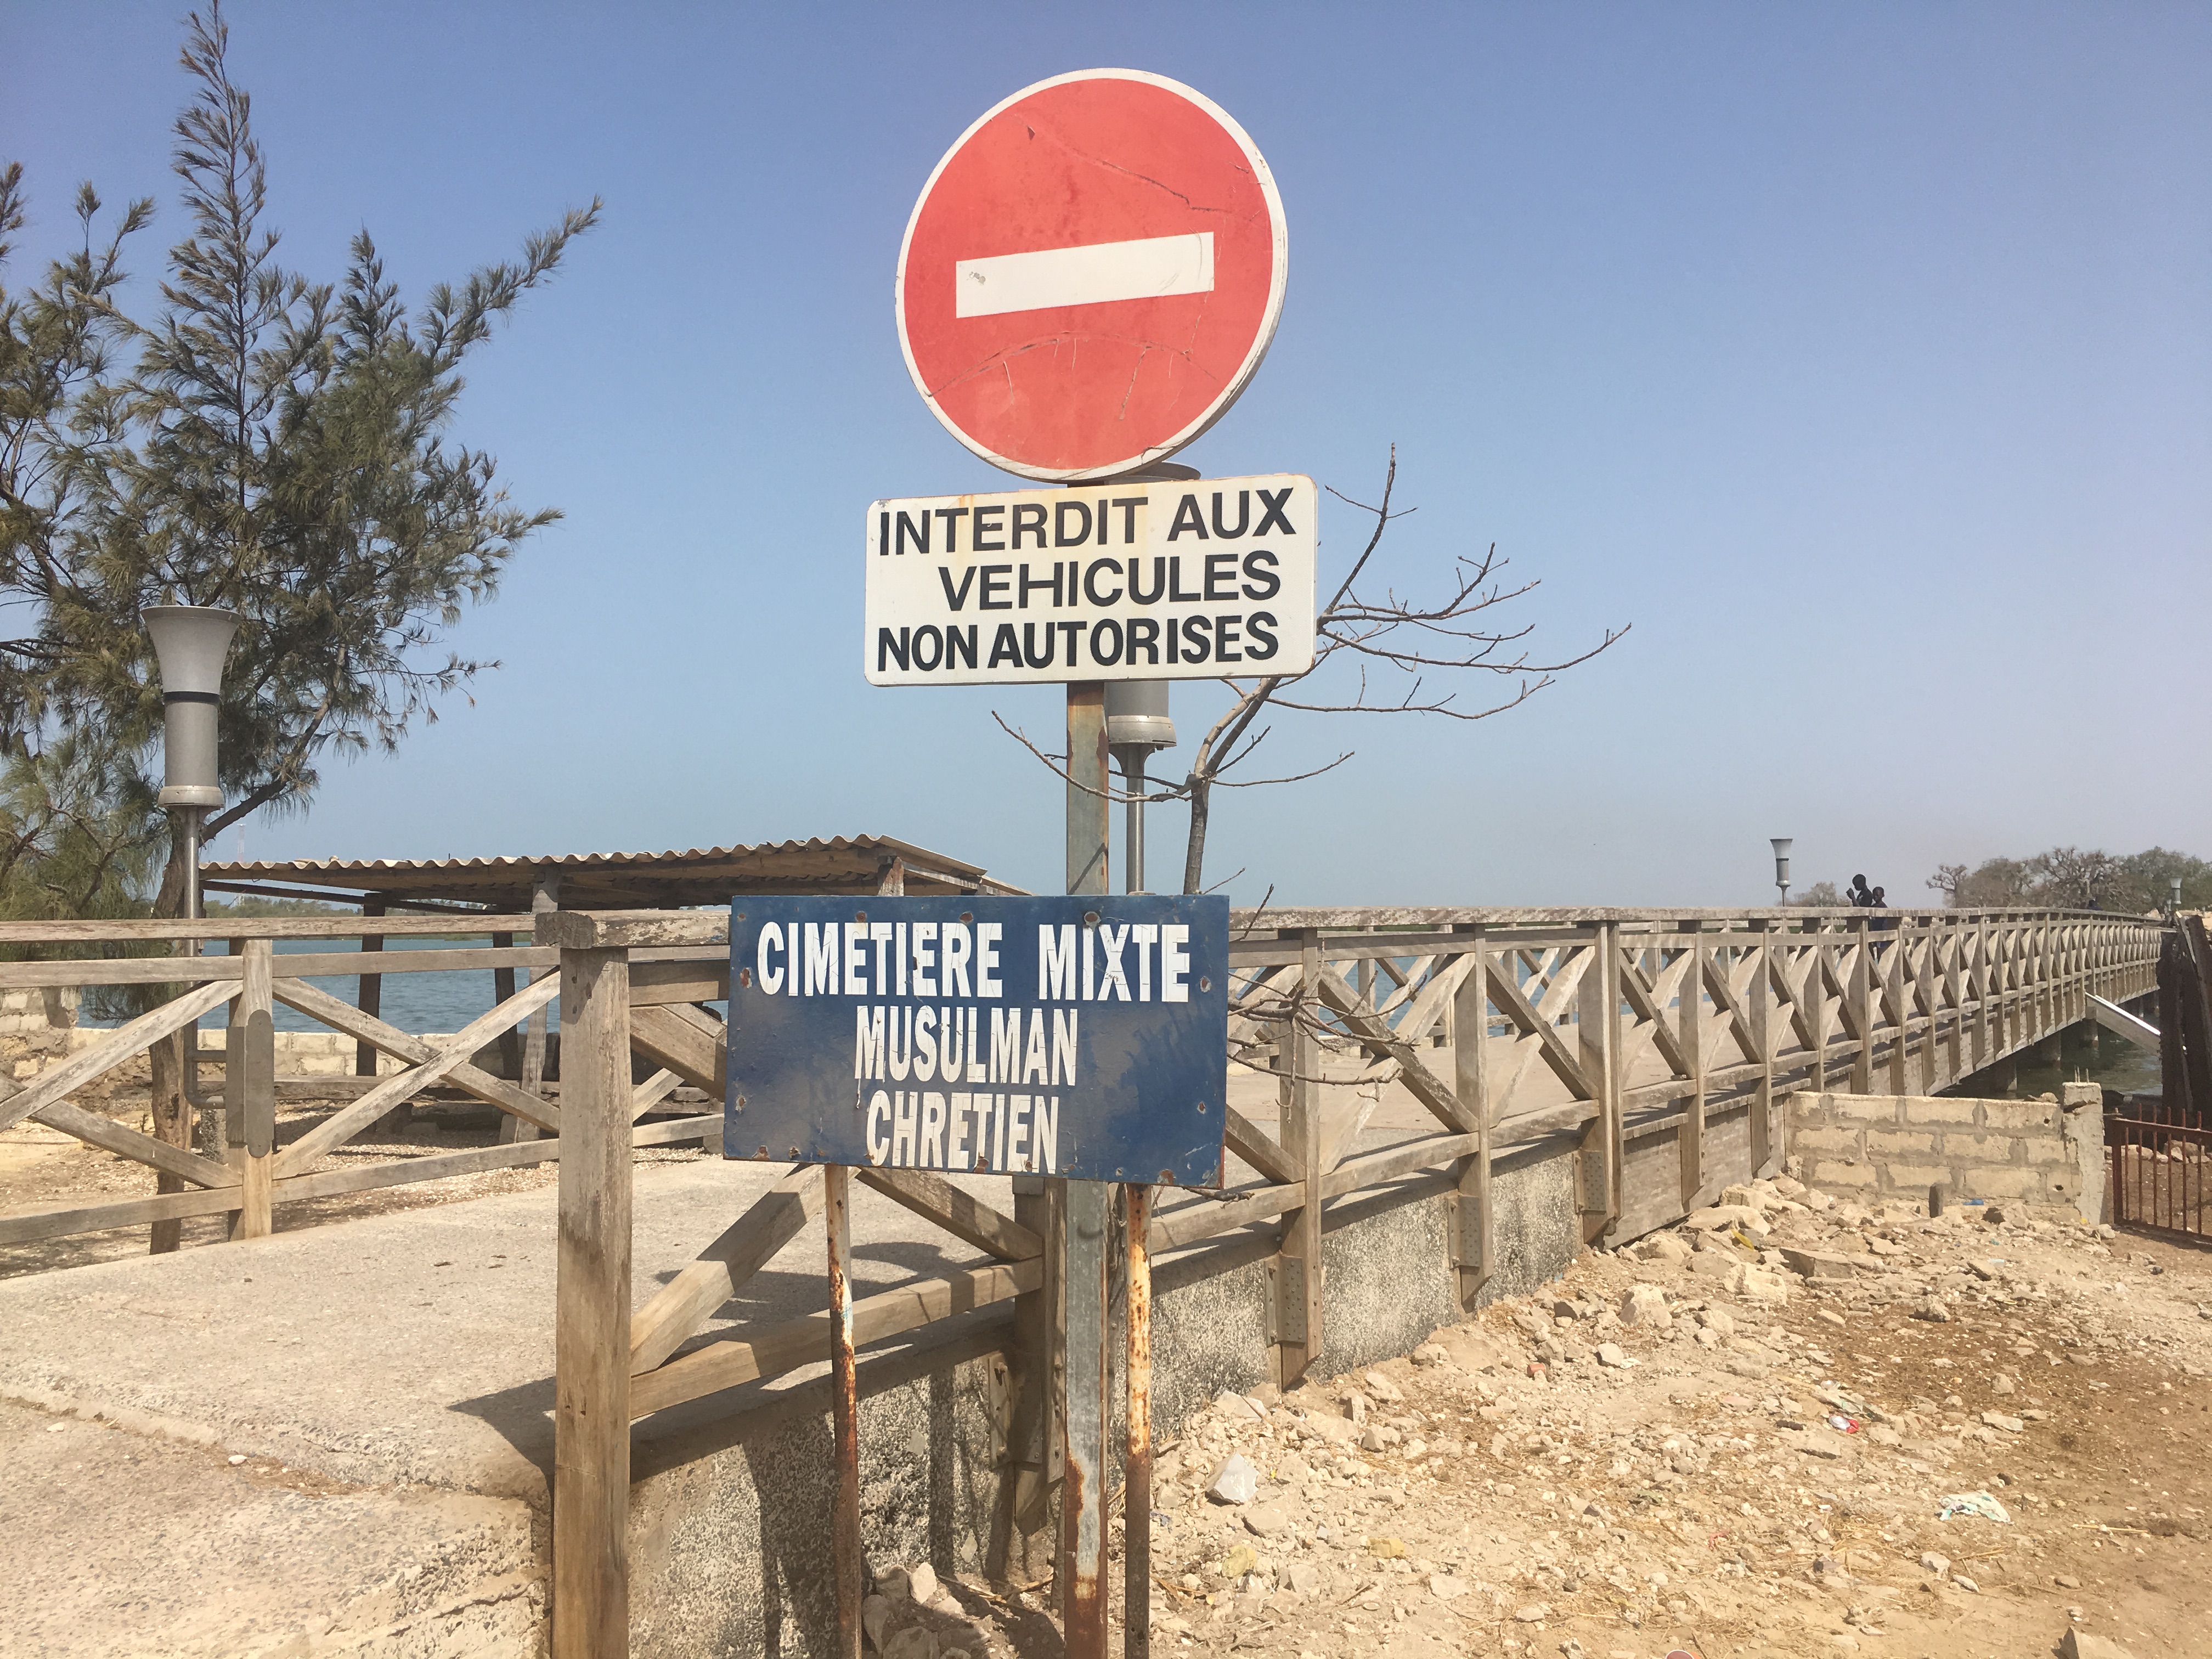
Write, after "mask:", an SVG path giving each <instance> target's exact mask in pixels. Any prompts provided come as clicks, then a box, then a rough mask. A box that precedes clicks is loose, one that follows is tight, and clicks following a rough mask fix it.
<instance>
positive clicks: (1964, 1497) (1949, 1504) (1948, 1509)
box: [1936, 1492, 2012, 1526]
mask: <svg viewBox="0 0 2212 1659" xmlns="http://www.w3.org/2000/svg"><path fill="white" fill-rule="evenodd" d="M1961 1515H1973V1516H1980V1517H1981V1518H1982V1519H1983V1520H1984V1521H1995V1522H1998V1523H1999V1524H2000V1525H2002V1526H2010V1525H2011V1524H2012V1516H2009V1515H2007V1514H2006V1513H2005V1506H2004V1505H2003V1504H2000V1503H1998V1502H1997V1500H1996V1498H1992V1497H1990V1495H1989V1493H1987V1492H1953V1493H1951V1494H1950V1495H1949V1496H1948V1497H1947V1498H1944V1499H1943V1501H1942V1504H1941V1505H1940V1506H1938V1508H1937V1509H1936V1519H1937V1520H1938V1521H1948V1520H1950V1519H1951V1518H1952V1517H1954V1516H1961Z"/></svg>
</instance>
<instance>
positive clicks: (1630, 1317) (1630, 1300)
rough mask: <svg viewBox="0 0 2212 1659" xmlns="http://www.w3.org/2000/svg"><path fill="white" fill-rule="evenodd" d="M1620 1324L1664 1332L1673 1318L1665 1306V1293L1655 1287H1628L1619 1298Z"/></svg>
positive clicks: (1672, 1321)
mask: <svg viewBox="0 0 2212 1659" xmlns="http://www.w3.org/2000/svg"><path fill="white" fill-rule="evenodd" d="M1620 1322H1621V1323H1622V1324H1624V1325H1644V1326H1649V1327H1650V1328H1651V1329H1653V1330H1655V1331H1663V1330H1665V1329H1666V1328H1668V1326H1670V1325H1672V1324H1673V1323H1674V1314H1673V1312H1672V1311H1671V1310H1669V1309H1668V1306H1667V1292H1666V1291H1662V1290H1661V1289H1660V1288H1659V1287H1658V1286H1657V1285H1630V1286H1629V1287H1628V1290H1627V1292H1626V1294H1625V1295H1624V1296H1623V1297H1621V1298H1620Z"/></svg>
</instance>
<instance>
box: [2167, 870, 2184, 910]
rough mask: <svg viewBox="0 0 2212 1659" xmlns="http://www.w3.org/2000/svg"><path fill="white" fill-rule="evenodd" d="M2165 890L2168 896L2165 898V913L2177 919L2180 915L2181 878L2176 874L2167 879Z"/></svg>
mask: <svg viewBox="0 0 2212 1659" xmlns="http://www.w3.org/2000/svg"><path fill="white" fill-rule="evenodd" d="M2166 890H2167V892H2168V894H2169V895H2170V896H2169V897H2168V898H2167V900H2166V915H2169V916H2171V917H2172V918H2174V919H2175V920H2177V921H2178V920H2179V918H2180V915H2181V878H2180V877H2179V876H2176V877H2174V878H2173V879H2172V880H2171V881H2169V882H2168V883H2167V884H2166Z"/></svg>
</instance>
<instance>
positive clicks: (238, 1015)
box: [195, 939, 246, 1160]
mask: <svg viewBox="0 0 2212 1659" xmlns="http://www.w3.org/2000/svg"><path fill="white" fill-rule="evenodd" d="M229 943H230V954H231V956H232V957H233V958H236V957H243V956H244V955H245V954H246V941H245V940H244V939H232V940H231V941H230V942H229ZM225 1018H226V1021H227V1023H228V1025H229V1028H230V1029H229V1030H227V1031H225V1032H224V1033H223V1050H222V1146H223V1156H224V1157H225V1158H230V1159H233V1160H235V1159H236V1158H237V1156H238V1148H240V1146H244V1145H246V1071H245V1066H246V1000H245V998H244V997H243V996H242V995H241V996H240V998H239V1000H237V1001H235V1002H234V1003H232V1004H231V1005H230V1006H229V1007H228V1010H226V1013H225ZM195 1064H197V1062H195Z"/></svg>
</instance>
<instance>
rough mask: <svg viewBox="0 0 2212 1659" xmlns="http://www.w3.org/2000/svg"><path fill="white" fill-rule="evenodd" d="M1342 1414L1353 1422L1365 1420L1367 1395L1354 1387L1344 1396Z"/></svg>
mask: <svg viewBox="0 0 2212 1659" xmlns="http://www.w3.org/2000/svg"><path fill="white" fill-rule="evenodd" d="M1344 1414H1345V1416H1346V1418H1348V1419H1351V1420H1352V1422H1354V1423H1364V1422H1365V1421H1366V1420H1367V1396H1366V1395H1364V1394H1362V1393H1360V1392H1359V1390H1358V1389H1353V1390H1352V1392H1351V1393H1350V1394H1348V1395H1346V1396H1345V1397H1344Z"/></svg>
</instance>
